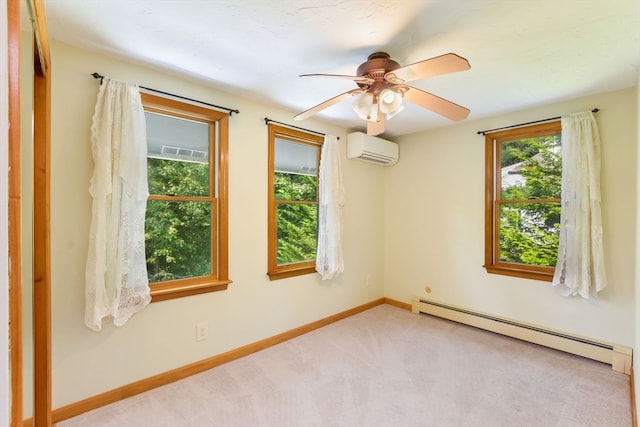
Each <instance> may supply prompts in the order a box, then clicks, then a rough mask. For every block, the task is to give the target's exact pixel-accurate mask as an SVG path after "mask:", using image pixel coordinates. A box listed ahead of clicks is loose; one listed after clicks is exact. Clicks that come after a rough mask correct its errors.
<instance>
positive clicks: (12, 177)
mask: <svg viewBox="0 0 640 427" xmlns="http://www.w3.org/2000/svg"><path fill="white" fill-rule="evenodd" d="M20 3H21V2H20V1H19V0H7V22H8V25H7V27H8V28H7V29H8V42H9V58H8V60H9V120H10V130H9V168H10V169H9V251H10V255H11V261H10V268H11V273H10V276H9V295H10V296H9V321H10V329H9V333H10V345H11V354H10V359H11V395H12V405H11V426H13V427H17V426H20V425H22V424H23V419H22V418H23V415H22V405H23V404H24V403H23V397H22V394H23V392H24V391H23V378H22V369H23V360H22V359H23V350H22V349H23V345H22V344H23V343H22V333H23V325H22V314H23V307H22V286H23V283H22V275H21V269H22V258H21V251H22V235H21V209H20V205H21V197H22V194H23V190H22V188H21V184H20V182H21V181H20V173H21V172H20V171H21V168H20V162H21V149H20V148H21V144H22V143H21V135H20V126H21V121H20V77H21V76H20V72H21V70H20V22H21V15H20ZM26 7H27V9H28V11H29V14H30V17H31V20H32V23H33V33H34V58H33V63H34V77H33V93H34V95H33V235H34V239H33V278H34V279H33V280H34V283H33V309H32V310H33V351H34V355H33V376H34V385H33V387H34V391H33V393H34V394H33V396H34V397H33V401H34V404H33V426H35V427H41V426H42V427H45V426H46V427H48V426H51V424H52V417H51V267H50V262H51V256H50V246H51V244H50V243H51V241H50V197H51V192H50V187H51V185H50V184H51V165H50V161H51V145H50V137H51V56H50V50H49V36H48V31H47V22H46V15H45V8H44V2H43V0H27V1H26Z"/></svg>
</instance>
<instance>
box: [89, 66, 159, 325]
mask: <svg viewBox="0 0 640 427" xmlns="http://www.w3.org/2000/svg"><path fill="white" fill-rule="evenodd" d="M91 150H92V154H93V160H94V164H95V165H94V171H93V176H92V178H91V184H90V187H89V192H90V194H91V196H92V197H93V206H92V217H91V228H90V235H89V252H88V257H87V265H86V272H85V279H86V284H85V286H86V289H85V324H86V325H87V326H88V327H89V328H91V329H93V330H95V331H100V330H101V329H102V322H103V319H105V318H106V317H109V316H111V317H112V318H113V323H114V324H115V325H116V326H122V325H123V324H124V323H125V322H126V321H127V320H128V319H129V318H130V317H131V316H132V315H133V314H134V313H136V312H138V311H140V310H141V309H143V308H144V307H145V306H146V305H147V304H149V302H150V301H151V297H150V295H149V281H148V279H147V267H146V260H145V250H144V217H145V209H146V202H147V196H148V188H147V166H146V165H147V163H146V162H147V138H146V125H145V119H144V110H143V108H142V100H141V99H140V91H139V89H138V87H137V86H136V85H134V84H130V83H124V82H119V81H114V80H111V79H109V78H108V77H105V78H104V79H103V82H102V84H101V86H100V92H99V94H98V101H97V103H96V106H95V111H94V115H93V123H92V126H91Z"/></svg>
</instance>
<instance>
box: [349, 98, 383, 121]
mask: <svg viewBox="0 0 640 427" xmlns="http://www.w3.org/2000/svg"><path fill="white" fill-rule="evenodd" d="M352 107H353V111H355V112H356V114H357V115H358V117H360V118H361V119H362V120H369V121H374V122H375V121H376V120H378V104H374V103H373V94H372V93H371V92H365V93H363V94H362V95H360V96H359V97H358V98H357V99H356V100H355V101H354V102H353V104H352Z"/></svg>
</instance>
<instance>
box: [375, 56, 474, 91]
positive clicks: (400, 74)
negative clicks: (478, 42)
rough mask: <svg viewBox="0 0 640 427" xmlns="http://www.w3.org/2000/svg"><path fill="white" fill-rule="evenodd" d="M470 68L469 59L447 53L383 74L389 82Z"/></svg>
mask: <svg viewBox="0 0 640 427" xmlns="http://www.w3.org/2000/svg"><path fill="white" fill-rule="evenodd" d="M470 68H471V65H469V61H467V60H466V59H465V58H463V57H461V56H458V55H456V54H455V53H447V54H444V55H440V56H436V57H434V58H431V59H425V60H424V61H420V62H416V63H415V64H410V65H405V66H404V67H400V68H398V69H397V70H393V71H390V72H388V73H387V74H385V76H384V78H385V79H386V80H387V81H388V82H390V83H396V84H398V83H405V82H410V81H412V80H418V79H423V78H425V77H431V76H437V75H440V74H448V73H454V72H456V71H466V70H468V69H470Z"/></svg>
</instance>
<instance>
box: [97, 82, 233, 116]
mask: <svg viewBox="0 0 640 427" xmlns="http://www.w3.org/2000/svg"><path fill="white" fill-rule="evenodd" d="M91 75H92V76H93V78H94V79H100V84H102V79H104V76H103V75H101V74H98V73H93V74H91ZM139 87H140V89H144V90H148V91H150V92H155V93H160V94H162V95H168V96H173V97H174V98H180V99H184V100H185V101H191V102H197V103H198V104H202V105H207V106H209V107H213V108H217V109H219V110H224V111H228V112H229V115H230V116H232V115H233V113H236V114H240V110H235V109H233V108H227V107H221V106H219V105H215V104H210V103H208V102H204V101H198V100H197V99H193V98H187V97H186V96H180V95H176V94H173V93H169V92H164V91H161V90H157V89H151V88H150V87H144V86H139Z"/></svg>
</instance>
